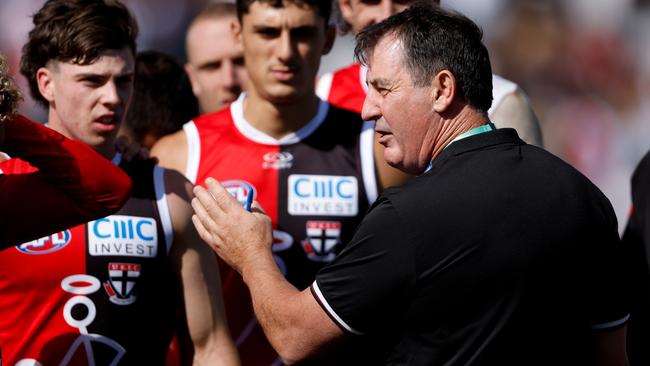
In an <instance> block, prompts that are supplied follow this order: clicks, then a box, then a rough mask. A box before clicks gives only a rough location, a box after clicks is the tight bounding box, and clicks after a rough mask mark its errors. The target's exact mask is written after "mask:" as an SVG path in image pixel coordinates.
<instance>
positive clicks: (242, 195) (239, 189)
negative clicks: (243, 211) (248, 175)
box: [221, 180, 257, 206]
mask: <svg viewBox="0 0 650 366" xmlns="http://www.w3.org/2000/svg"><path fill="white" fill-rule="evenodd" d="M221 185H222V186H223V188H225V189H226V191H228V193H230V194H231V195H232V196H233V197H235V199H236V200H237V202H239V203H240V204H241V205H242V206H243V205H245V204H246V197H248V192H249V191H251V190H252V191H253V199H256V198H257V190H256V189H255V187H254V186H253V185H252V184H250V183H248V182H247V181H245V180H226V181H223V182H221Z"/></svg>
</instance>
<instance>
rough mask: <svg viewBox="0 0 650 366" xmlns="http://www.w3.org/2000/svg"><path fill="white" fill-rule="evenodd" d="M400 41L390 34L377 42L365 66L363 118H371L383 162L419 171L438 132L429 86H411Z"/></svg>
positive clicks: (399, 167) (416, 172) (426, 161)
mask: <svg viewBox="0 0 650 366" xmlns="http://www.w3.org/2000/svg"><path fill="white" fill-rule="evenodd" d="M402 52H403V50H402V46H401V43H400V42H399V41H397V40H395V39H394V37H392V36H386V37H384V38H383V39H382V40H380V41H379V43H378V44H377V46H376V47H375V49H374V52H373V53H372V55H371V57H370V60H369V65H368V74H367V81H368V95H367V96H366V100H365V102H364V105H363V110H362V112H361V113H362V116H363V119H365V120H375V121H376V125H375V131H376V133H377V135H378V138H379V143H380V144H382V145H384V146H385V147H386V149H385V150H384V159H386V162H387V163H388V164H389V165H391V166H393V167H395V168H398V169H400V170H402V171H405V172H407V173H410V174H421V173H422V172H423V171H424V169H425V168H426V165H427V164H428V163H429V159H430V158H431V154H432V151H433V143H432V142H433V138H434V137H435V136H436V134H437V133H438V132H440V131H439V130H440V126H439V123H438V120H439V117H438V116H437V115H436V113H435V112H434V110H433V107H432V89H431V87H418V86H414V85H413V81H412V79H411V76H410V74H409V72H408V70H407V69H406V66H405V65H404V61H403V59H402Z"/></svg>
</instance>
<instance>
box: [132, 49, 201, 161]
mask: <svg viewBox="0 0 650 366" xmlns="http://www.w3.org/2000/svg"><path fill="white" fill-rule="evenodd" d="M198 114H199V105H198V102H197V100H196V98H195V97H194V94H192V86H191V85H190V81H189V79H188V77H187V74H185V70H183V68H182V67H181V66H180V65H179V64H178V63H177V62H176V60H174V58H172V57H171V56H169V55H166V54H164V53H162V52H157V51H147V52H141V53H139V54H138V55H137V57H136V60H135V84H134V89H133V101H132V102H131V106H130V107H129V111H128V113H127V115H126V120H125V123H124V124H123V126H122V130H121V131H120V132H121V133H123V134H126V135H127V136H129V137H130V138H131V139H132V140H134V141H135V142H137V143H139V144H140V145H142V146H144V147H146V148H148V149H150V148H151V147H152V146H153V144H154V143H155V142H156V141H158V139H159V138H161V137H163V136H165V135H168V134H170V133H173V132H176V131H178V130H180V129H181V128H182V127H183V124H184V123H185V122H187V121H189V120H190V119H192V118H193V117H196V116H197V115H198Z"/></svg>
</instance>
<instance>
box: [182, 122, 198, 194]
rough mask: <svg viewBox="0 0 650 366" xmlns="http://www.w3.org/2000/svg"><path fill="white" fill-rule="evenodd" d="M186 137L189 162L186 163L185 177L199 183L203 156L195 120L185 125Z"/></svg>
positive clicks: (193, 182)
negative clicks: (198, 178)
mask: <svg viewBox="0 0 650 366" xmlns="http://www.w3.org/2000/svg"><path fill="white" fill-rule="evenodd" d="M183 131H185V137H186V138H187V162H186V164H185V177H186V178H187V180H189V181H190V182H192V184H197V182H196V177H197V175H198V174H199V159H200V157H201V140H200V139H199V131H198V130H197V129H196V125H195V124H194V121H189V122H187V123H186V124H184V125H183Z"/></svg>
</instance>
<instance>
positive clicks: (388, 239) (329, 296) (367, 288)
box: [311, 197, 416, 334]
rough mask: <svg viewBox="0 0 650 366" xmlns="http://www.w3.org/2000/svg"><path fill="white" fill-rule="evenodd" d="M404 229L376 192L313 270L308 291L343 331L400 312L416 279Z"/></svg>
mask: <svg viewBox="0 0 650 366" xmlns="http://www.w3.org/2000/svg"><path fill="white" fill-rule="evenodd" d="M407 231H408V230H407V229H406V228H405V225H404V223H403V222H402V220H401V219H400V217H399V215H398V214H397V212H396V210H395V209H394V207H393V206H392V205H391V203H390V201H388V200H387V199H386V198H384V197H382V198H380V201H378V202H377V203H376V204H375V205H374V206H373V208H372V209H371V211H370V212H369V213H368V215H367V216H366V217H365V219H364V220H363V221H362V223H361V224H360V226H359V228H358V230H357V232H356V233H355V235H354V237H353V238H352V240H351V242H350V243H349V244H348V245H347V246H346V247H345V249H344V250H343V251H342V252H341V253H340V254H339V255H338V257H337V258H336V259H335V260H334V262H332V263H331V264H329V265H328V266H326V267H324V268H323V269H322V270H321V271H320V272H319V273H318V274H317V276H316V280H315V281H314V283H313V284H312V286H311V291H312V294H313V295H314V297H315V298H316V300H317V301H318V303H319V304H320V305H321V307H322V308H323V310H325V312H326V313H327V314H328V315H329V316H330V318H332V320H333V321H334V322H335V323H336V324H338V325H339V326H340V327H341V328H342V329H343V330H344V331H346V332H349V333H353V334H364V333H366V332H369V331H371V330H373V328H375V327H381V326H385V325H386V322H387V321H389V322H390V321H391V320H394V314H398V313H400V311H399V309H400V308H401V307H403V306H404V303H405V300H406V298H407V296H408V294H409V293H410V292H411V290H412V289H413V287H414V285H415V281H416V274H415V272H416V271H415V261H414V257H413V253H414V252H415V250H414V248H412V241H410V240H408V236H407V235H406V233H407Z"/></svg>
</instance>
